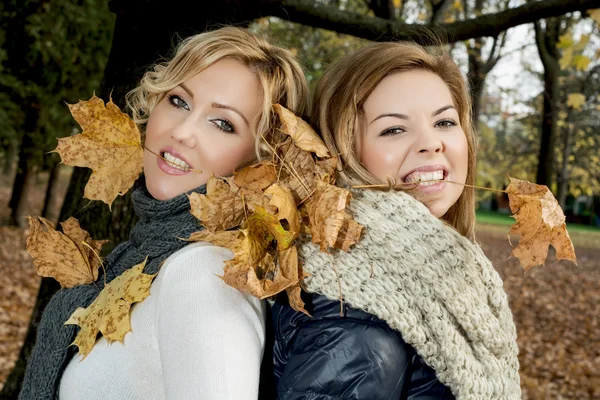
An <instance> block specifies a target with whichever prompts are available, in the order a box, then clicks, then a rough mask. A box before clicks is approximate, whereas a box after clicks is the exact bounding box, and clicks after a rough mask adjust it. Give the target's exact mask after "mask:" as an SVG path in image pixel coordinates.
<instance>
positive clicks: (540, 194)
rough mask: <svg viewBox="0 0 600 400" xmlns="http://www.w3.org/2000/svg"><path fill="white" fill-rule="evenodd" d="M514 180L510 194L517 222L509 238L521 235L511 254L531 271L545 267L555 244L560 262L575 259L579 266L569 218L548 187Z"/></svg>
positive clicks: (510, 187)
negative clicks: (541, 266) (551, 248)
mask: <svg viewBox="0 0 600 400" xmlns="http://www.w3.org/2000/svg"><path fill="white" fill-rule="evenodd" d="M510 181H511V183H510V185H509V186H508V187H507V188H506V192H507V193H508V199H509V202H510V209H511V211H512V212H513V213H514V218H515V219H516V222H515V224H514V225H513V226H512V228H511V229H510V232H509V233H508V236H509V239H510V235H511V234H516V235H520V236H521V237H520V239H519V245H518V246H517V247H516V248H515V249H513V251H512V253H511V255H512V256H514V257H517V258H518V259H519V261H520V262H521V265H522V266H523V268H524V269H525V270H526V271H527V270H528V269H529V268H531V267H534V266H536V265H543V264H544V262H545V261H546V258H547V257H548V246H549V245H552V246H553V247H554V248H555V249H556V259H557V260H561V259H563V260H571V261H573V262H574V263H575V264H577V259H576V257H575V249H574V247H573V243H572V242H571V238H570V237H569V233H568V232H567V226H566V223H565V215H564V213H563V211H562V209H561V208H560V206H559V205H558V202H557V201H556V199H555V198H554V196H553V195H552V193H551V192H550V190H549V189H548V187H547V186H544V185H536V184H534V183H531V182H527V181H523V180H520V179H515V178H510Z"/></svg>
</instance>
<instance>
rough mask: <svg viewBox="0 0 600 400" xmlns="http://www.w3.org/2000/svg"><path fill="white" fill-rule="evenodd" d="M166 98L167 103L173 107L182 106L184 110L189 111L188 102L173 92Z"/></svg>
mask: <svg viewBox="0 0 600 400" xmlns="http://www.w3.org/2000/svg"><path fill="white" fill-rule="evenodd" d="M168 98H169V104H170V105H172V106H173V107H175V108H177V109H180V108H183V109H184V110H187V111H190V106H188V104H187V103H186V102H185V101H184V100H183V99H182V98H181V97H179V96H177V95H175V94H170V95H169V96H168Z"/></svg>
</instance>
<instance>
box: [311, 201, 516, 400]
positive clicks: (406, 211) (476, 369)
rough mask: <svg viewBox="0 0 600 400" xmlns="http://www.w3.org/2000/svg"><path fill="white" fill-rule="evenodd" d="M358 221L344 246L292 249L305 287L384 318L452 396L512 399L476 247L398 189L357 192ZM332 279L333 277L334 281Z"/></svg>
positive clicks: (504, 319)
mask: <svg viewBox="0 0 600 400" xmlns="http://www.w3.org/2000/svg"><path fill="white" fill-rule="evenodd" d="M353 196H354V197H353V199H352V202H351V205H350V210H351V211H352V212H353V215H354V218H355V220H356V221H357V222H359V223H360V224H362V225H364V226H365V228H366V229H365V233H364V234H363V237H362V239H361V241H360V242H359V243H358V244H357V245H355V246H353V247H352V248H351V250H350V252H349V253H344V252H342V251H338V252H335V253H334V254H333V255H328V254H325V253H322V252H320V251H319V249H318V247H317V246H315V245H313V244H311V243H307V244H304V245H303V246H302V247H301V249H300V256H301V258H302V259H303V263H304V264H303V268H304V270H305V271H306V272H308V273H310V274H311V276H310V277H309V278H307V279H306V280H305V284H306V289H307V291H309V292H313V293H315V292H316V293H321V294H323V295H325V296H327V297H328V298H330V299H332V300H337V299H339V298H340V289H339V286H338V285H339V283H341V294H342V296H343V298H344V301H346V302H348V303H349V304H350V305H351V306H353V307H355V308H359V309H361V310H364V311H366V312H368V313H370V314H373V315H376V316H377V317H379V318H381V319H383V320H385V321H386V322H387V323H388V324H389V325H390V327H392V328H393V329H395V330H397V331H399V332H400V333H401V335H402V338H403V339H404V340H405V341H406V342H407V343H409V344H410V345H412V346H413V347H414V348H415V349H416V351H417V352H418V354H419V355H420V356H421V357H422V358H423V360H424V361H425V362H426V363H427V364H429V365H430V366H431V367H432V368H433V369H434V370H435V371H436V374H437V376H438V378H439V380H440V381H441V382H442V383H444V384H445V385H446V386H448V387H449V388H450V389H451V390H452V392H453V394H454V395H455V396H456V397H457V398H458V399H473V400H482V399H486V400H490V399H502V400H510V399H520V398H521V390H520V386H519V362H518V359H517V354H518V348H517V342H516V329H515V325H514V323H513V319H512V314H511V312H510V309H509V307H508V301H507V297H506V294H505V292H504V290H503V287H502V280H501V278H500V276H499V275H498V273H497V272H496V271H495V270H494V268H493V266H492V264H491V263H490V261H489V260H488V259H487V258H486V256H485V255H484V253H483V252H482V251H481V249H480V247H479V246H478V245H476V244H474V243H472V242H471V241H469V240H468V239H467V238H465V237H463V236H462V235H460V234H459V233H458V232H456V231H455V230H454V229H452V228H451V227H448V226H447V225H445V224H444V223H443V222H442V221H441V220H439V219H437V218H435V217H434V216H433V215H432V214H431V213H430V212H429V210H428V209H427V208H426V207H425V206H424V205H423V204H421V203H420V202H418V201H416V200H414V199H413V198H412V197H410V196H409V195H407V194H405V193H389V192H374V191H357V192H354V193H353ZM338 282H339V283H338Z"/></svg>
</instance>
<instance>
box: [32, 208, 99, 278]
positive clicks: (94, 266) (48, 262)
mask: <svg viewBox="0 0 600 400" xmlns="http://www.w3.org/2000/svg"><path fill="white" fill-rule="evenodd" d="M27 220H28V221H29V226H30V231H29V236H28V237H27V242H26V246H27V252H28V253H29V254H30V255H31V257H33V265H34V267H35V269H36V271H37V273H38V275H40V276H44V277H52V278H54V279H56V280H57V281H58V282H59V283H60V285H61V286H62V287H64V288H70V287H73V286H77V285H83V284H87V283H92V282H94V281H95V280H96V279H98V268H99V267H100V259H99V258H98V253H99V252H100V250H101V249H102V246H103V245H104V244H105V243H106V242H107V240H93V239H92V238H91V236H90V234H89V233H88V232H87V231H85V230H83V229H81V227H80V226H79V222H78V221H77V220H76V219H75V218H73V217H71V218H69V219H68V220H67V221H65V222H63V223H61V225H62V228H63V233H60V232H58V231H57V230H56V229H55V227H54V224H53V223H52V222H50V221H48V220H47V219H45V218H42V217H35V218H33V217H30V216H28V217H27ZM40 222H41V223H40ZM42 224H43V225H44V226H45V228H46V229H45V230H44V228H43V227H42ZM83 243H86V244H87V246H86V245H84V244H83ZM94 252H96V254H94Z"/></svg>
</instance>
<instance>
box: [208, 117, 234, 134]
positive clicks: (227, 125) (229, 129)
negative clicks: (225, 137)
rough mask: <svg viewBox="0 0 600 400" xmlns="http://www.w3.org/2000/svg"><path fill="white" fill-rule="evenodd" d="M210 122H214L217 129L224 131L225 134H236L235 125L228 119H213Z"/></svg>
mask: <svg viewBox="0 0 600 400" xmlns="http://www.w3.org/2000/svg"><path fill="white" fill-rule="evenodd" d="M210 122H212V123H213V124H214V125H215V126H216V127H217V129H220V130H222V131H223V132H225V133H235V126H233V124H232V123H231V122H230V121H228V120H226V119H218V118H215V119H211V120H210Z"/></svg>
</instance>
